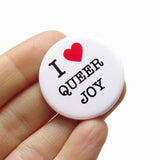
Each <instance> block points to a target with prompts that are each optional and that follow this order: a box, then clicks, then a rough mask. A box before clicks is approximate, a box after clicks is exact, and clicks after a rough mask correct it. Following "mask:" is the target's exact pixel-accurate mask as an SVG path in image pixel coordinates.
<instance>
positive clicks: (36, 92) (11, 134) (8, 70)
mask: <svg viewBox="0 0 160 160" xmlns="http://www.w3.org/2000/svg"><path fill="white" fill-rule="evenodd" d="M64 37H65V36H64V35H63V34H62V33H60V32H56V31H48V32H44V33H41V34H39V35H36V36H34V37H32V38H31V39H29V40H26V41H25V42H23V43H21V44H19V45H18V46H16V47H14V48H12V49H11V50H9V51H8V52H6V53H5V54H3V55H1V56H0V160H3V159H6V160H53V159H55V160H94V159H96V158H97V156H98V154H99V152H100V150H101V147H102V146H103V144H104V142H105V139H106V136H107V131H108V130H107V125H106V124H105V122H104V118H105V117H106V116H107V115H108V114H109V113H107V115H104V116H102V117H99V118H96V119H92V120H86V121H76V120H71V119H67V118H64V117H63V116H61V115H58V116H57V117H56V118H54V119H52V120H50V119H51V118H52V117H53V116H54V115H56V112H55V111H53V110H52V109H51V108H50V107H49V106H48V104H47V103H46V102H45V100H44V99H43V97H42V95H41V92H40V89H39V85H38V71H39V66H40V63H41V60H42V58H43V56H44V54H45V53H46V52H47V50H48V49H49V48H50V47H51V46H52V45H53V44H54V43H56V42H57V41H59V40H60V39H62V38H64ZM124 94H125V87H124V90H123V93H122V95H121V98H120V99H119V101H118V103H119V102H120V101H121V100H122V99H123V96H124ZM118 103H117V104H116V105H115V107H116V106H117V105H118ZM112 110H113V109H112ZM110 112H111V111H110ZM49 120H50V121H49ZM48 121H49V122H48Z"/></svg>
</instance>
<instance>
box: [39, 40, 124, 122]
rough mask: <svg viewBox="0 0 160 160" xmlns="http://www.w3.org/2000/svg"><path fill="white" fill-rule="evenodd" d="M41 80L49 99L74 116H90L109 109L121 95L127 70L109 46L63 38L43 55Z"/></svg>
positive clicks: (59, 111) (59, 109)
mask: <svg viewBox="0 0 160 160" xmlns="http://www.w3.org/2000/svg"><path fill="white" fill-rule="evenodd" d="M39 84H40V88H41V91H42V94H43V96H44V98H45V99H46V101H47V103H48V104H49V105H50V106H51V107H52V108H53V109H54V110H55V111H56V112H58V113H59V114H61V115H63V116H65V117H68V118H72V119H90V118H94V117H97V116H100V115H103V114H104V113H106V112H107V111H109V110H110V109H111V108H112V107H113V106H114V104H115V103H116V102H117V100H118V99H119V97H120V95H121V92H122V89H123V85H124V73H123V67H122V65H121V63H120V61H119V59H118V58H117V57H116V56H115V55H114V54H113V53H111V52H110V51H109V50H108V49H107V48H106V46H105V45H104V44H103V43H101V42H99V41H96V40H93V39H87V38H73V37H72V38H71V37H70V38H64V39H62V40H60V41H59V42H57V43H56V44H54V45H53V46H52V47H51V48H50V49H49V51H48V52H47V53H46V55H45V56H44V58H43V60H42V63H41V66H40V71H39Z"/></svg>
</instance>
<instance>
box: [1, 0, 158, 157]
mask: <svg viewBox="0 0 160 160" xmlns="http://www.w3.org/2000/svg"><path fill="white" fill-rule="evenodd" d="M45 30H60V31H62V32H64V33H65V34H66V35H67V36H70V35H77V34H78V35H88V36H93V37H95V38H99V39H101V40H104V42H105V43H106V45H107V46H108V48H109V49H110V50H112V51H114V52H116V53H117V54H119V55H120V57H121V59H122V61H123V65H124V69H125V79H126V83H127V94H126V97H125V99H124V101H123V102H122V104H121V105H120V106H119V107H118V108H117V109H116V110H115V111H114V112H113V113H112V115H110V116H109V117H108V118H107V120H106V122H107V123H108V126H109V135H108V139H107V142H106V143H105V145H104V147H103V150H102V152H101V154H100V156H99V158H98V160H117V159H120V160H121V159H123V160H135V159H136V160H137V159H138V160H142V159H144V160H151V159H153V160H159V159H160V116H159V115H160V109H159V108H160V101H159V99H160V62H159V61H160V56H159V55H160V1H159V0H78V1H77V0H45V1H44V0H43V1H41V0H34V1H33V0H27V1H22V0H14V1H12V0H5V1H2V0H1V1H0V53H3V52H5V51H7V50H8V49H9V48H11V47H13V46H15V45H16V44H18V43H20V42H21V41H23V40H25V39H27V38H29V37H31V36H33V35H35V34H37V33H39V32H42V31H45Z"/></svg>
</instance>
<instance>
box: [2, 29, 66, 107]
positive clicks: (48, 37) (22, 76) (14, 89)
mask: <svg viewBox="0 0 160 160" xmlns="http://www.w3.org/2000/svg"><path fill="white" fill-rule="evenodd" d="M64 37H65V35H64V34H62V33H60V32H57V31H47V32H43V33H41V34H38V35H36V36H34V37H32V38H30V39H29V40H26V41H24V42H23V43H21V44H19V45H18V46H16V47H14V48H12V49H11V50H9V51H8V52H6V53H5V54H3V55H1V56H0V108H1V107H2V106H3V105H4V104H5V103H7V102H8V101H9V100H10V99H11V98H12V97H14V96H15V95H16V94H18V93H19V92H20V91H22V90H23V89H25V88H26V87H27V86H29V85H31V84H32V83H34V82H36V81H37V79H38V71H39V66H40V63H41V60H42V58H43V56H44V54H45V53H46V52H47V50H48V49H49V48H50V47H51V46H52V45H53V44H54V43H56V42H57V41H59V40H60V39H62V38H64Z"/></svg>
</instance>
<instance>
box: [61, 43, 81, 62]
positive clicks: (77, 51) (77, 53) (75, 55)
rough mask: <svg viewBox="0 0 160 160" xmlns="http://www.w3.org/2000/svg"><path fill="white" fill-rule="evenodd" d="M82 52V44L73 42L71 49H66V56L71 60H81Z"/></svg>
mask: <svg viewBox="0 0 160 160" xmlns="http://www.w3.org/2000/svg"><path fill="white" fill-rule="evenodd" d="M82 52H83V49H82V46H81V44H79V43H73V44H72V47H71V49H66V50H65V51H64V57H65V59H67V60H69V61H76V62H81V61H82Z"/></svg>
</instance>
